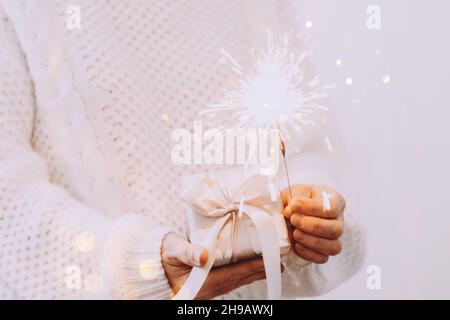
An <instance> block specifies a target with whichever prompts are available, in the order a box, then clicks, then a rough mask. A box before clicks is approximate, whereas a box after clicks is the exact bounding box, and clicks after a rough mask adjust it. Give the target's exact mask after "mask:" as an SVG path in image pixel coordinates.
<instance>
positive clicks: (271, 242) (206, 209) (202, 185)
mask: <svg viewBox="0 0 450 320" xmlns="http://www.w3.org/2000/svg"><path fill="white" fill-rule="evenodd" d="M238 173H240V174H236V171H232V172H230V171H223V172H217V173H214V174H213V175H212V178H211V177H210V176H204V177H203V179H201V178H196V177H194V178H192V177H191V178H185V179H184V180H183V181H182V193H181V198H182V199H183V200H184V201H185V202H186V203H187V204H188V205H189V206H190V207H192V209H193V210H194V211H195V212H197V213H198V214H201V215H203V216H207V217H213V218H217V220H216V222H215V223H214V224H213V226H212V227H211V228H210V229H209V230H208V232H207V233H206V235H205V237H204V238H203V241H202V243H201V244H200V245H201V246H203V247H204V248H206V249H207V250H208V261H207V262H206V263H205V265H204V266H203V267H194V268H192V271H191V273H190V274H189V276H188V278H187V279H186V282H185V283H184V285H183V287H182V288H181V289H180V290H179V291H178V293H177V294H176V295H175V297H174V299H193V298H195V296H196V295H197V293H198V291H199V290H200V288H201V286H202V285H203V283H204V281H205V280H206V277H207V276H208V273H209V271H210V270H211V268H212V266H213V264H214V261H215V258H216V250H215V249H216V242H217V239H218V237H219V235H220V233H221V232H222V230H223V229H224V227H225V226H226V225H227V224H229V223H231V224H232V226H231V230H232V257H233V261H234V260H235V252H236V250H237V248H236V241H235V237H236V234H237V230H236V228H235V225H236V224H235V222H236V219H237V218H239V217H240V215H244V214H245V215H247V216H248V217H249V218H250V219H251V221H252V222H253V224H254V225H255V228H256V232H257V236H258V240H259V243H260V247H261V252H262V255H263V260H264V268H265V272H266V279H267V294H268V298H269V299H279V298H280V297H281V267H280V242H279V237H278V233H277V230H276V228H275V225H274V224H273V221H272V219H271V215H270V213H269V212H274V210H277V208H278V205H279V204H278V203H276V202H274V201H273V200H272V196H271V193H270V191H269V187H268V186H269V184H270V183H271V182H270V180H269V177H267V176H264V175H260V174H258V173H252V172H250V173H248V170H247V171H244V170H243V171H242V172H238Z"/></svg>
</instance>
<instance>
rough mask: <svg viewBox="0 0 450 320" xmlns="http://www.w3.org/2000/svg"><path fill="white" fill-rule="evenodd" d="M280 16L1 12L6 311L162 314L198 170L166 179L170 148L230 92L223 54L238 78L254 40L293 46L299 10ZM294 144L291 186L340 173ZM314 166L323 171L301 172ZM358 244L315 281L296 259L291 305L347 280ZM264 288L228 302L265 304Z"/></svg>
mask: <svg viewBox="0 0 450 320" xmlns="http://www.w3.org/2000/svg"><path fill="white" fill-rule="evenodd" d="M287 2H288V1H286V2H284V1H283V3H287ZM263 3H264V6H263V5H262V4H263ZM276 3H281V2H278V1H274V2H267V4H266V2H265V1H255V0H249V1H240V0H226V1H225V0H223V1H209V0H208V1H206V0H183V1H174V0H170V1H169V0H168V1H157V0H129V1H120V0H109V1H108V0H71V1H65V0H0V48H1V50H0V298H17V299H36V298H49V299H83V298H118V299H121V298H133V299H167V298H170V288H169V285H168V282H167V279H166V278H165V274H164V270H163V268H162V265H161V258H160V250H161V240H162V238H163V237H164V235H165V234H167V232H169V231H170V230H174V231H177V232H180V233H183V232H184V218H183V216H184V212H183V207H182V204H181V203H180V200H179V197H178V194H179V190H178V179H179V177H180V176H182V175H189V174H195V173H198V172H200V171H203V170H204V168H202V166H198V165H197V166H196V165H185V166H176V165H174V164H172V162H171V157H170V156H171V148H172V146H173V142H172V141H171V133H172V131H173V130H174V129H176V128H186V129H188V130H192V127H193V122H194V120H199V119H200V118H199V116H198V111H200V110H203V109H205V108H206V106H207V105H208V104H211V103H213V102H217V101H219V100H220V97H221V95H222V89H223V88H224V87H225V86H226V84H227V82H228V81H229V80H230V79H231V78H232V77H233V73H232V71H231V69H230V67H229V66H227V65H226V63H225V62H224V59H223V57H222V56H221V54H220V50H219V49H220V48H226V49H227V51H228V52H230V53H231V54H232V55H233V56H234V57H237V58H238V59H239V61H240V62H241V63H242V64H243V65H244V66H245V64H246V63H249V61H250V58H249V48H250V46H256V45H257V44H258V41H260V40H261V39H264V38H265V32H264V30H265V29H264V28H263V27H267V26H268V25H269V26H270V28H272V29H274V30H275V31H277V30H282V29H283V30H284V29H286V30H285V31H289V30H291V31H292V29H293V30H294V33H293V34H294V35H295V34H296V33H295V28H296V25H298V21H297V20H296V18H295V17H294V16H293V13H294V12H295V10H293V9H290V8H289V7H286V6H284V5H283V6H281V5H278V4H276ZM73 5H75V6H78V7H79V8H80V13H81V29H80V30H78V29H70V28H68V27H67V19H68V18H69V17H70V14H71V11H69V12H68V8H69V7H70V6H73ZM72 13H73V11H72ZM281 21H282V22H283V24H285V25H286V27H283V24H280V22H281ZM261 35H262V36H261ZM294 38H295V39H296V41H298V42H299V43H300V40H301V37H300V36H294ZM300 49H301V47H300V44H298V46H297V50H300ZM323 122H325V121H323ZM321 138H322V137H320V139H321ZM310 140H311V141H310ZM304 141H308V145H305V146H303V149H302V150H303V152H302V156H299V157H298V158H299V159H297V160H295V158H296V157H295V156H292V157H291V158H290V159H291V160H292V163H294V162H295V163H298V164H299V168H300V169H299V170H302V168H303V171H306V170H308V172H309V169H311V172H312V171H313V170H314V171H315V172H318V173H320V174H321V175H323V176H329V175H330V174H331V172H332V171H333V170H329V169H330V168H331V167H330V168H328V167H326V166H325V167H324V166H321V163H322V162H323V163H325V162H327V163H333V164H334V166H335V167H334V168H337V166H339V165H340V164H343V162H342V161H341V162H334V159H333V158H332V156H333V155H331V154H330V153H329V152H328V151H327V150H326V147H325V145H324V144H323V143H322V142H317V139H316V138H314V137H312V138H311V139H309V140H308V139H304ZM308 146H314V147H312V148H310V149H309V147H308ZM336 149H337V148H336ZM308 153H310V154H313V155H314V156H315V157H317V158H325V160H323V161H322V160H321V161H309V164H310V165H311V166H309V165H308V166H306V165H305V166H304V167H302V165H303V163H302V161H303V160H302V159H307V158H308V157H303V155H306V154H308ZM335 153H336V152H335ZM310 167H311V168H310ZM306 168H307V169H306ZM334 171H336V170H334ZM303 178H304V177H303ZM333 178H334V177H333ZM306 180H307V179H306ZM306 180H304V181H303V182H306ZM337 180H339V179H337ZM295 182H302V177H301V176H299V177H298V180H297V181H295ZM338 185H339V183H338ZM347 220H348V219H347ZM362 239H363V236H362V233H361V231H360V229H359V228H358V227H357V225H356V224H355V225H352V224H349V227H348V228H347V230H346V234H345V236H344V247H345V250H344V252H343V254H341V255H340V256H338V257H335V258H333V259H331V260H330V262H329V263H328V264H327V265H325V266H318V265H314V264H307V263H305V262H304V261H302V260H301V259H298V258H295V256H294V255H291V257H290V259H289V261H288V264H287V271H286V272H285V274H284V275H283V282H284V287H283V290H284V294H285V296H286V297H299V296H305V295H315V294H320V293H323V292H326V291H327V290H330V289H331V288H333V287H335V286H336V285H338V284H339V283H341V282H342V281H343V280H345V279H347V278H348V277H350V276H351V275H352V274H353V273H354V272H355V271H356V270H357V269H358V267H359V266H360V265H361V263H362V256H363V255H362V251H363V250H362V248H363V242H362V241H363V240H362ZM262 284H263V283H262V282H260V283H256V284H253V285H250V286H247V287H244V288H241V289H239V290H236V291H234V292H233V293H231V294H229V295H227V296H226V297H227V298H241V297H244V298H258V297H264V296H263V294H264V290H262V289H261V288H262V287H263V286H262Z"/></svg>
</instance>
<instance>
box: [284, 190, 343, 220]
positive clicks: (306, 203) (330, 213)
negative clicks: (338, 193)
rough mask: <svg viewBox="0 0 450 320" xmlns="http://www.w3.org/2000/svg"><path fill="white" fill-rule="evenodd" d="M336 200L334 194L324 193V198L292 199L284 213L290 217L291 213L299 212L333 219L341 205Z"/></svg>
mask: <svg viewBox="0 0 450 320" xmlns="http://www.w3.org/2000/svg"><path fill="white" fill-rule="evenodd" d="M337 201H338V200H336V197H335V196H334V195H330V196H327V195H324V199H308V198H299V199H294V200H292V201H291V202H290V203H289V205H288V206H287V207H286V208H285V210H284V215H285V217H286V218H290V217H291V215H292V214H293V213H299V214H304V215H307V216H313V217H320V218H326V219H333V218H335V217H336V216H337V215H338V214H339V213H340V212H341V211H339V208H340V207H341V205H340V204H338V203H337Z"/></svg>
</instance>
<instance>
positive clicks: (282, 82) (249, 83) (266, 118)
mask: <svg viewBox="0 0 450 320" xmlns="http://www.w3.org/2000/svg"><path fill="white" fill-rule="evenodd" d="M220 51H221V53H222V54H223V55H224V57H225V58H226V59H227V60H228V61H229V62H230V63H231V69H232V70H233V72H234V73H235V75H236V76H237V79H236V80H234V81H231V83H230V84H229V86H228V87H227V88H226V89H225V90H224V92H225V94H224V97H223V99H222V101H221V102H220V103H217V104H212V105H210V106H209V107H210V108H208V109H207V110H205V111H203V112H201V114H204V115H206V116H207V117H208V118H210V120H211V124H212V125H214V126H216V127H217V128H219V129H225V128H230V127H237V128H240V129H248V128H250V127H254V128H259V129H261V128H265V129H277V128H279V129H280V131H281V134H282V136H283V137H286V138H289V135H288V130H287V128H288V127H291V128H293V129H294V130H295V131H297V132H301V127H302V126H303V125H310V124H314V123H315V122H314V121H313V120H311V119H309V117H308V116H310V115H311V114H313V113H314V112H316V111H318V110H327V108H326V107H324V106H322V105H320V104H318V103H317V102H316V101H317V100H318V99H321V98H324V97H326V95H325V93H324V92H323V89H324V88H325V87H323V86H320V84H319V81H318V78H317V77H314V78H312V79H307V77H306V75H305V73H304V72H303V70H302V68H301V66H302V63H304V61H305V59H306V58H307V57H308V56H310V54H309V53H308V52H306V51H304V52H302V53H301V54H295V53H294V52H292V51H291V50H290V49H289V35H285V36H284V37H283V43H282V45H281V46H277V47H275V45H274V39H273V35H272V33H270V32H269V33H268V36H267V51H266V52H264V51H262V50H257V49H252V50H251V55H252V58H253V70H250V71H247V70H244V67H243V66H241V65H240V64H239V62H238V61H237V60H236V59H234V58H233V57H232V56H231V55H230V54H229V53H228V52H227V51H226V50H225V49H220ZM219 114H220V116H219Z"/></svg>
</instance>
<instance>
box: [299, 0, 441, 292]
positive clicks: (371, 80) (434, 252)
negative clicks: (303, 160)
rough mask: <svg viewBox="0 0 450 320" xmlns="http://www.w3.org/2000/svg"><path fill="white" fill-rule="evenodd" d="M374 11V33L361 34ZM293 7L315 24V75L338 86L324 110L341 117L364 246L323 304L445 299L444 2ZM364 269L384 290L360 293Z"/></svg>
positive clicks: (355, 0)
mask: <svg viewBox="0 0 450 320" xmlns="http://www.w3.org/2000/svg"><path fill="white" fill-rule="evenodd" d="M373 4H374V5H378V6H380V8H381V13H382V16H381V19H382V20H381V23H382V24H381V30H379V31H373V30H369V29H368V28H367V26H366V20H367V18H368V15H367V13H366V9H367V7H368V6H369V5H373ZM298 6H299V10H300V11H301V17H302V21H301V23H302V24H304V23H305V22H306V21H307V20H311V21H312V23H313V26H312V28H311V29H309V30H308V29H306V28H305V32H306V40H307V45H306V46H307V48H308V49H309V50H311V51H312V53H313V55H314V56H313V64H314V68H315V69H316V71H317V72H318V73H319V76H320V78H321V81H322V83H326V84H337V85H338V87H337V88H336V89H334V91H333V93H332V94H331V98H330V100H329V107H330V108H334V109H336V110H339V111H340V112H339V114H340V116H339V118H340V119H339V120H340V122H341V126H342V127H343V128H342V129H343V130H344V132H345V136H346V137H347V138H346V139H347V141H348V144H349V148H350V154H351V160H352V168H353V171H354V172H355V176H356V177H357V181H356V185H357V186H359V187H358V199H359V202H360V205H359V209H358V210H359V211H360V212H358V216H359V219H360V220H361V221H362V224H363V225H364V226H365V228H366V230H367V237H368V248H367V257H366V261H365V266H364V268H363V270H361V272H359V273H358V274H357V275H355V276H354V277H353V278H352V279H350V280H349V281H347V282H346V283H344V284H343V285H342V286H340V287H339V288H337V289H336V290H334V291H333V292H331V293H329V294H327V295H325V296H324V298H361V299H368V298H371V299H372V298H399V299H409V298H447V299H448V298H450V205H449V202H450V185H449V182H450V179H449V178H450V143H449V140H450V123H449V120H450V106H449V99H448V96H449V93H450V86H449V85H450V81H449V80H450V62H449V60H450V41H449V39H450V35H449V33H450V19H449V16H450V2H448V1H444V0H432V1H425V0H414V1H406V0H383V1H377V2H371V1H363V0H346V1H335V0H322V1H317V0H314V1H312V0H311V1H305V0H303V1H299V3H298ZM377 50H378V51H377ZM336 59H341V60H342V65H341V67H337V66H336ZM384 74H389V75H390V76H391V79H392V80H391V82H390V83H389V84H384V83H383V82H382V77H383V75H384ZM348 77H351V78H352V79H353V85H351V86H348V85H346V84H345V79H346V78H348ZM370 265H378V266H379V267H380V268H381V271H382V274H381V276H382V282H381V290H368V289H367V287H366V279H367V277H368V274H367V273H366V268H367V267H368V266H370Z"/></svg>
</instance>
